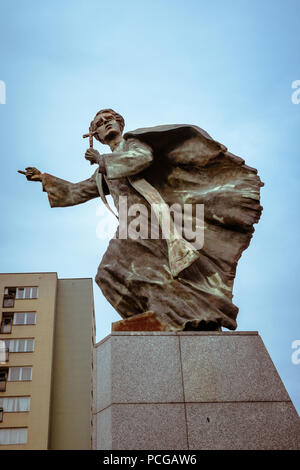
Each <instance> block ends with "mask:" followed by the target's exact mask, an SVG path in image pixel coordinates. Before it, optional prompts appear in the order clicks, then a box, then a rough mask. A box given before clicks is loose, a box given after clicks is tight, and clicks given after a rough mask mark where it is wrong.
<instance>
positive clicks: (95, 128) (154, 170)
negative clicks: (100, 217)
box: [20, 110, 263, 331]
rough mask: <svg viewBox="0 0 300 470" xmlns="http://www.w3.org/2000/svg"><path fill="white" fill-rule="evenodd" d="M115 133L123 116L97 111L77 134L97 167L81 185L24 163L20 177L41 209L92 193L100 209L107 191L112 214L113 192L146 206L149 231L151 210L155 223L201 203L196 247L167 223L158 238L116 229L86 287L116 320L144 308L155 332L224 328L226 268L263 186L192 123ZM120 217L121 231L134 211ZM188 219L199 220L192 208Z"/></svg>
mask: <svg viewBox="0 0 300 470" xmlns="http://www.w3.org/2000/svg"><path fill="white" fill-rule="evenodd" d="M123 127H124V120H123V118H122V117H121V116H120V115H118V114H117V113H115V112H114V111H113V110H102V111H100V112H99V113H97V115H96V117H95V119H94V120H93V121H92V123H91V126H90V130H89V134H86V135H85V136H89V138H90V148H89V149H88V150H87V151H86V154H85V158H86V159H87V160H88V161H90V163H91V164H93V163H97V164H98V168H97V170H96V171H95V173H94V174H93V175H92V176H91V177H90V178H89V179H87V180H85V181H81V182H79V183H70V182H68V181H65V180H62V179H59V178H57V177H55V176H52V175H49V174H47V173H41V172H39V170H37V169H35V168H32V167H28V168H26V172H21V171H20V172H21V173H23V174H25V175H26V177H27V179H28V180H31V181H41V182H42V185H43V190H44V191H46V192H47V193H48V198H49V202H50V205H51V207H64V206H72V205H75V204H81V203H83V202H86V201H88V200H89V199H92V198H95V197H99V195H100V197H101V198H102V200H103V201H104V203H105V204H106V205H107V202H106V198H105V195H107V194H111V196H112V198H113V200H114V204H115V206H116V208H117V209H119V198H120V196H123V197H126V198H127V199H126V201H127V207H128V209H129V208H130V207H132V206H133V205H134V204H142V205H144V206H145V207H146V208H148V209H149V210H148V212H147V214H148V215H147V216H145V215H144V216H142V215H141V217H140V224H141V225H142V226H144V227H146V228H147V229H149V233H150V230H151V227H152V225H151V220H150V215H151V206H153V204H156V206H157V207H159V208H160V209H161V210H162V220H165V219H166V218H168V217H169V212H168V207H170V206H172V204H174V203H177V204H178V205H179V207H181V208H183V206H184V204H192V206H193V207H194V206H196V205H197V204H204V245H203V247H202V248H200V249H195V247H194V246H193V245H191V244H190V242H189V240H187V239H186V237H185V234H184V232H183V236H182V237H180V236H179V237H178V236H177V235H178V234H177V233H176V228H174V224H173V228H172V230H171V236H170V239H167V240H166V239H164V238H163V237H162V233H161V232H159V233H160V235H159V238H157V239H155V238H149V237H148V238H142V237H140V238H138V239H132V238H122V237H123V235H124V234H123V233H122V234H121V233H120V231H121V226H119V228H118V230H117V233H116V236H115V238H113V239H112V240H111V241H110V243H109V246H108V249H107V251H106V253H105V255H104V256H103V259H102V261H101V263H100V266H99V269H98V273H97V275H96V282H97V284H98V285H99V287H100V289H101V290H102V292H103V294H104V295H105V297H106V298H107V299H108V301H109V302H110V303H111V304H112V305H113V307H114V308H115V309H116V310H117V312H118V313H119V314H120V315H121V317H122V318H123V319H127V318H132V317H134V316H136V315H140V314H144V313H145V312H149V311H151V312H154V314H156V315H157V316H158V317H159V319H160V324H161V325H165V327H164V326H163V327H162V330H163V329H164V328H166V330H169V331H180V330H190V329H198V330H218V329H220V327H221V326H224V327H226V328H229V329H231V330H234V329H235V328H236V327H237V323H236V317H237V313H238V308H237V307H236V306H235V305H234V304H233V303H232V297H233V296H232V289H233V282H234V278H235V273H236V267H237V263H238V260H239V258H240V256H241V254H242V252H243V251H244V250H245V249H246V248H247V247H248V245H249V243H250V240H251V237H252V234H253V231H254V229H253V224H254V223H257V222H258V221H259V218H260V215H261V211H262V207H261V205H260V187H261V186H263V183H262V182H261V181H260V178H259V176H258V175H257V170H255V169H254V168H251V167H249V166H247V165H245V162H244V160H242V159H241V158H240V157H237V156H235V155H233V154H232V153H230V152H228V151H227V148H226V147H225V146H224V145H222V144H220V143H218V142H217V141H215V140H213V139H212V138H211V137H210V136H209V135H208V134H207V133H206V132H205V131H204V130H202V129H200V128H199V127H197V126H192V125H186V124H183V125H180V124H179V125H178V124H176V125H167V126H157V127H152V128H145V129H137V130H135V131H132V132H127V133H126V134H124V136H122V131H123ZM93 136H94V137H95V138H96V139H97V140H99V141H101V142H102V143H104V144H108V145H109V146H110V148H111V150H112V153H109V154H104V155H100V154H99V152H97V151H96V150H95V149H93V148H92V147H93V145H92V139H93ZM153 207H154V206H153ZM126 217H127V220H126V223H127V227H128V226H130V223H131V222H132V221H133V220H134V219H136V215H129V214H128V212H127V214H126ZM143 217H144V218H143ZM162 220H160V228H161V229H162V227H163V224H162ZM170 220H171V226H172V220H173V219H172V217H171V218H170ZM192 221H193V223H194V224H198V222H199V221H198V219H196V217H195V215H194V212H193V214H192ZM121 323H122V322H121ZM146 323H147V322H144V324H145V329H146V328H147V325H146ZM120 328H122V326H120ZM124 328H127V327H126V325H125V326H124ZM149 328H150V327H149ZM151 328H152V327H151ZM151 328H150V329H151ZM157 328H158V329H160V327H157ZM124 331H125V330H124Z"/></svg>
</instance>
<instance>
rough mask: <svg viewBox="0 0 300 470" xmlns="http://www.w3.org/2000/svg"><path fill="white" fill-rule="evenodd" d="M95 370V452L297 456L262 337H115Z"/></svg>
mask: <svg viewBox="0 0 300 470" xmlns="http://www.w3.org/2000/svg"><path fill="white" fill-rule="evenodd" d="M94 363H95V373H94V436H93V448H94V449H102V450H117V449H122V450H125V449H126V450H137V449H144V450H177V449H300V424H299V417H298V414H297V412H296V410H295V408H294V406H293V404H292V402H291V400H290V397H289V395H288V393H287V391H286V389H285V387H284V385H283V383H282V381H281V379H280V377H279V375H278V373H277V371H276V369H275V367H274V364H273V362H272V360H271V358H270V356H269V354H268V352H267V350H266V348H265V346H264V344H263V342H262V340H261V338H260V336H259V335H258V333H257V332H252V331H250V332H182V333H169V332H114V333H112V334H111V335H109V336H107V337H106V338H105V339H104V340H102V341H101V342H100V343H98V344H97V345H96V347H95V361H94Z"/></svg>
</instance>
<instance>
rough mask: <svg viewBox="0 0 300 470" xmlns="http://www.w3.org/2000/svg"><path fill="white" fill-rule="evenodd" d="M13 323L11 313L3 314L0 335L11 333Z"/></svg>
mask: <svg viewBox="0 0 300 470" xmlns="http://www.w3.org/2000/svg"><path fill="white" fill-rule="evenodd" d="M12 323H13V313H3V315H2V321H1V326H0V333H11V327H12Z"/></svg>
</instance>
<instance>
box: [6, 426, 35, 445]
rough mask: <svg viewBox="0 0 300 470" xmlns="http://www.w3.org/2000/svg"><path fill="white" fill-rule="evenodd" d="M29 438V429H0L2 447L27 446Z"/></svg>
mask: <svg viewBox="0 0 300 470" xmlns="http://www.w3.org/2000/svg"><path fill="white" fill-rule="evenodd" d="M27 436H28V429H27V428H12V429H5V428H1V429H0V445H2V446H5V445H8V444H26V442H27Z"/></svg>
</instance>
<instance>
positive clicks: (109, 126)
mask: <svg viewBox="0 0 300 470" xmlns="http://www.w3.org/2000/svg"><path fill="white" fill-rule="evenodd" d="M94 123H95V125H96V127H97V129H96V134H97V136H98V138H99V140H100V142H103V143H105V144H106V143H109V142H110V141H111V140H112V139H114V138H115V137H117V136H118V135H120V134H121V128H120V125H119V123H118V121H117V120H116V118H115V116H114V114H112V113H110V112H109V111H105V112H103V113H100V114H98V116H97V118H96V120H95V121H94Z"/></svg>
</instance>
